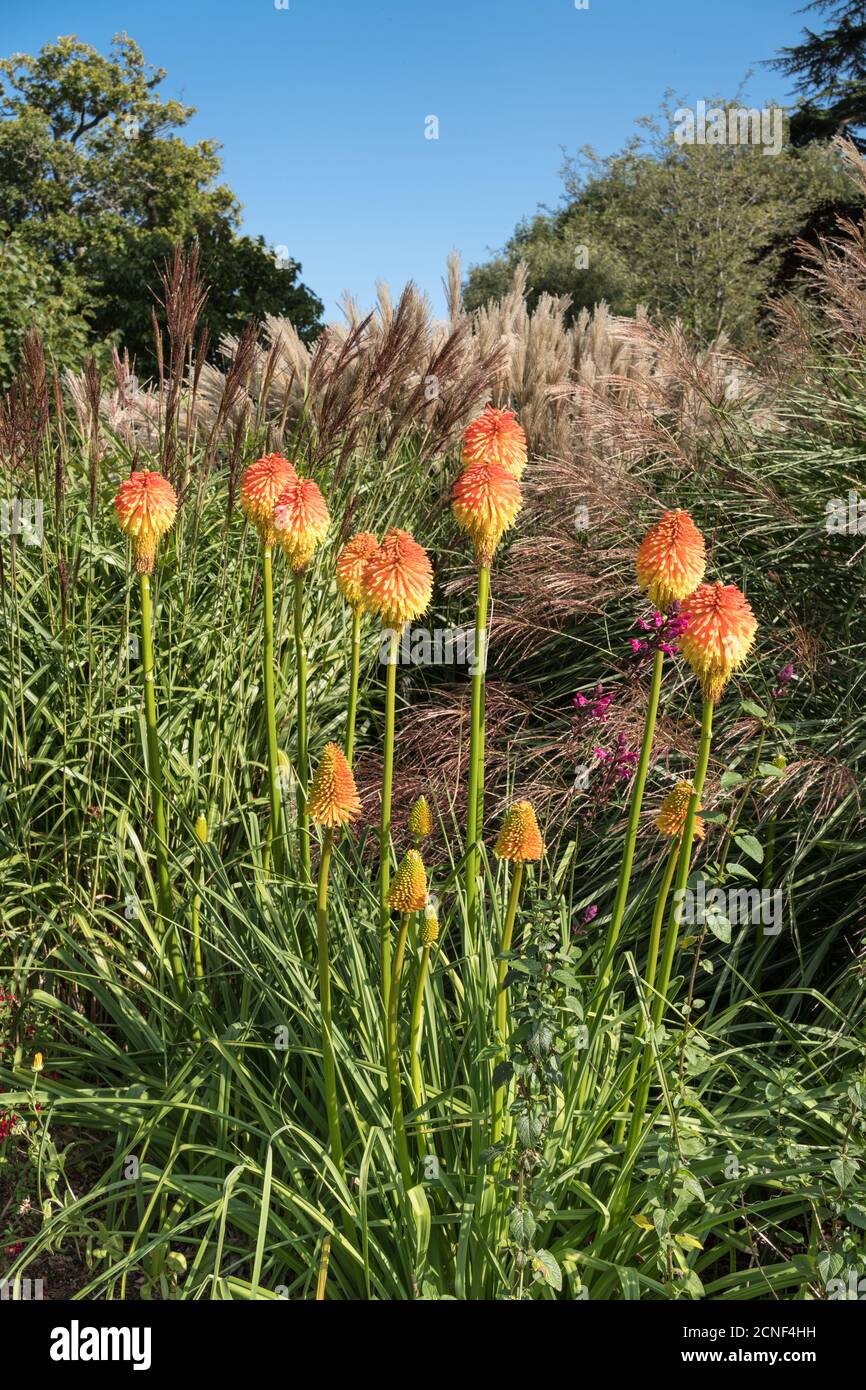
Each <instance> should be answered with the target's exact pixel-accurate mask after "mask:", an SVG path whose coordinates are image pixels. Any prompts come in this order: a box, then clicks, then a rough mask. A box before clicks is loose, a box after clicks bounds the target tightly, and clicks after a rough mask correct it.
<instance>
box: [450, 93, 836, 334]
mask: <svg viewBox="0 0 866 1390" xmlns="http://www.w3.org/2000/svg"><path fill="white" fill-rule="evenodd" d="M707 106H708V108H710V107H711V106H712V103H707ZM716 106H717V107H718V108H722V109H724V110H728V109H729V108H732V107H737V108H738V109H739V106H740V103H724V102H718V103H716ZM675 115H676V113H675V111H674V110H673V107H672V104H671V102H670V94H669V97H668V99H667V100H666V102H665V104H664V105H663V107H662V110H661V113H660V116H659V117H658V118H650V117H645V118H642V119H641V120H640V121H639V122H638V123H637V124H638V132H637V134H636V135H635V136H634V137H633V138H632V139H631V140H630V141H629V142H628V144H627V145H626V147H625V149H623V150H622V151H620V152H619V153H618V154H615V155H612V156H609V157H607V158H601V157H600V156H599V155H597V154H596V153H595V152H594V151H593V150H592V149H590V148H588V147H586V148H584V149H583V150H581V151H580V152H579V153H578V154H577V155H576V156H567V157H566V160H565V164H564V167H563V170H562V175H563V182H564V198H563V203H562V206H561V207H560V208H558V209H555V210H550V209H544V210H542V211H540V212H539V213H538V214H536V216H535V217H533V218H531V219H529V220H526V221H524V222H522V223H521V224H520V225H519V226H518V227H517V228H516V229H515V231H514V233H513V235H512V236H511V238H510V239H509V241H508V242H507V244H506V246H505V248H504V249H503V251H502V252H501V253H500V254H498V255H497V256H495V257H494V258H493V259H492V260H491V261H489V262H487V263H486V264H483V265H479V266H474V267H472V268H471V270H470V273H469V277H468V283H467V286H466V302H467V304H468V305H469V306H470V307H472V306H474V305H477V304H479V303H482V302H484V301H485V300H486V299H488V298H490V297H491V296H496V295H499V294H501V293H502V292H503V290H504V289H505V287H506V286H507V284H508V282H509V280H510V277H511V274H512V271H513V268H514V266H515V264H516V263H517V262H518V261H520V260H524V261H526V262H527V264H528V266H529V280H530V284H531V286H532V290H533V297H534V298H537V297H538V295H539V294H540V293H542V292H544V291H547V292H549V293H552V294H564V295H568V296H570V298H571V300H572V313H574V312H576V311H577V310H579V309H580V308H582V307H584V306H586V307H590V306H592V305H593V304H594V303H597V302H598V301H599V300H601V299H604V300H606V301H607V303H608V304H609V305H610V307H611V308H612V309H613V310H614V311H615V312H617V313H634V311H635V309H636V308H637V307H638V306H640V305H644V306H646V307H647V308H648V309H650V310H651V311H653V312H660V313H663V314H669V315H677V316H678V317H679V318H680V319H681V320H682V322H683V323H684V325H685V326H686V327H687V328H688V329H689V330H690V331H691V333H692V334H693V335H694V336H695V337H696V338H697V339H699V340H700V341H703V342H708V341H710V340H711V339H713V338H714V337H716V336H717V335H718V334H720V333H726V334H727V335H728V336H729V337H730V338H731V339H733V340H734V341H735V342H738V343H741V344H748V343H750V342H751V341H753V340H754V339H755V337H756V335H757V334H758V331H759V324H760V317H761V310H762V306H763V304H764V301H765V299H766V297H767V294H768V292H769V290H770V288H771V287H772V286H773V284H774V281H775V278H776V275H777V273H778V270H779V267H780V264H781V262H782V259H783V257H784V254H785V250H786V248H787V247H788V245H789V244H790V242H791V240H792V239H793V238H794V237H795V236H796V235H797V233H798V231H799V229H800V228H801V227H802V226H803V225H804V223H805V222H806V221H807V220H808V217H809V215H810V213H811V212H812V211H813V209H814V208H815V207H817V206H819V205H822V204H825V203H828V202H834V201H836V200H838V199H840V198H842V197H847V198H850V196H851V190H850V185H849V184H848V182H847V180H846V177H845V175H844V173H843V171H842V167H841V160H840V157H839V155H838V153H837V152H836V151H835V150H833V149H831V148H829V147H828V146H826V145H811V146H809V147H808V148H806V149H802V150H800V149H793V148H791V146H790V144H788V143H783V145H782V149H781V151H780V152H779V153H775V154H769V153H765V151H764V148H763V147H762V146H760V145H757V144H745V143H741V144H713V143H707V144H697V143H695V144H689V143H678V142H677V140H676V138H675V130H676V120H675Z"/></svg>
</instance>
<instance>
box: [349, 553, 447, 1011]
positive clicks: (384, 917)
mask: <svg viewBox="0 0 866 1390" xmlns="http://www.w3.org/2000/svg"><path fill="white" fill-rule="evenodd" d="M361 586H362V593H363V600H364V604H365V606H366V607H367V608H368V609H369V610H370V612H372V613H375V614H376V615H377V616H378V617H379V618H381V620H382V622H383V624H384V626H385V628H386V629H387V637H388V643H387V648H386V651H385V735H384V760H383V769H382V810H381V817H380V822H379V933H380V956H381V971H382V1004H383V1008H384V1013H385V1019H386V1025H387V1018H388V996H389V992H390V988H391V919H390V915H389V907H388V896H389V891H390V881H391V792H392V787H393V781H394V722H395V705H396V693H397V653H398V649H399V644H400V637H401V635H402V631H403V624H404V623H407V622H412V621H414V619H415V618H419V617H420V616H421V614H422V613H423V612H425V610H426V608H427V606H428V604H429V602H430V599H431V598H432V596H433V567H432V566H431V564H430V561H429V559H428V556H427V552H426V550H424V548H423V547H422V546H420V545H419V544H418V542H417V541H415V540H413V539H412V537H411V536H410V535H409V532H408V531H401V530H400V529H399V528H397V527H392V528H391V530H390V531H388V533H387V535H386V536H385V538H384V540H383V541H382V544H381V545H380V546H379V547H378V548H377V549H376V550H375V551H374V553H373V554H372V555H371V556H370V558H369V560H368V561H367V563H366V564H365V566H364V570H363V574H362V578H361Z"/></svg>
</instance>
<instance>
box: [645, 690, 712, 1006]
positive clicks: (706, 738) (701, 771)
mask: <svg viewBox="0 0 866 1390" xmlns="http://www.w3.org/2000/svg"><path fill="white" fill-rule="evenodd" d="M713 708H714V706H713V701H712V700H704V708H703V714H702V718H701V738H700V743H699V744H698V760H697V764H696V766H695V779H694V783H693V790H692V794H691V796H690V797H689V808H688V810H687V811H686V819H685V824H684V825H683V837H682V840H681V841H680V850H679V856H678V858H677V873H676V878H675V880H674V896H673V903H672V904H671V910H670V913H669V915H668V924H667V929H666V932H665V940H664V946H663V949H662V962H661V974H660V976H659V985H658V993H657V995H656V998H655V1000H654V1001H653V1013H652V1018H653V1024H654V1025H655V1027H658V1025H659V1024H660V1023H661V1020H662V1014H663V1013H664V1008H665V1002H666V995H667V990H668V985H669V984H670V982H671V971H672V969H673V963H674V956H675V955H676V949H677V937H678V934H679V926H680V911H681V909H682V900H683V896H684V894H685V889H686V883H687V882H688V877H689V867H690V865H691V862H692V849H693V843H694V836H695V816H696V815H697V813H698V807H699V806H700V804H701V794H702V792H703V790H704V781H705V780H706V776H707V768H708V766H709V762H710V745H711V743H712V740H713Z"/></svg>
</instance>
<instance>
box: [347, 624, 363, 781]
mask: <svg viewBox="0 0 866 1390" xmlns="http://www.w3.org/2000/svg"><path fill="white" fill-rule="evenodd" d="M360 667H361V610H360V608H353V609H352V659H351V670H350V675H349V713H348V717H347V720H346V762H347V763H348V764H349V767H351V766H352V763H353V762H354V758H355V716H356V714H357V711H358V672H359V670H360Z"/></svg>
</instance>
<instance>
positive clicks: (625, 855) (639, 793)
mask: <svg viewBox="0 0 866 1390" xmlns="http://www.w3.org/2000/svg"><path fill="white" fill-rule="evenodd" d="M664 659H665V658H664V652H662V651H657V652H656V654H655V656H654V657H653V669H652V680H651V682H650V693H649V704H648V705H647V712H646V719H645V720H644V726H643V740H642V742H641V747H640V759H639V761H638V765H637V771H636V772H635V776H634V783H633V785H632V793H631V801H630V803H629V808H628V826H627V828H626V832H625V844H624V846H623V852H622V862H621V864H620V869H619V879H618V881H617V885H616V897H615V898H614V903H613V912H612V913H611V918H610V926H609V927H608V929H607V940H606V942H605V947H604V955H603V956H602V962H601V988H602V989H604V987H605V986H606V985H607V982H608V979H609V976H610V967H611V965H612V963H613V953H614V951H615V949H616V943H617V941H618V940H619V934H620V931H621V930H622V922H623V917H624V916H625V907H626V902H627V901H628V890H629V884H630V883H631V870H632V864H633V863H634V852H635V846H636V844H637V832H638V825H639V824H640V813H641V808H642V806H643V794H644V788H645V787H646V779H647V773H648V771H649V761H650V754H651V752H652V742H653V735H654V733H655V727H656V716H657V714H658V708H659V696H660V694H661V688H662V666H663V664H664Z"/></svg>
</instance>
